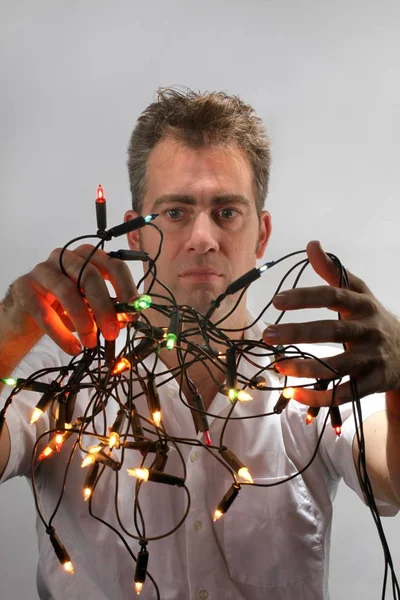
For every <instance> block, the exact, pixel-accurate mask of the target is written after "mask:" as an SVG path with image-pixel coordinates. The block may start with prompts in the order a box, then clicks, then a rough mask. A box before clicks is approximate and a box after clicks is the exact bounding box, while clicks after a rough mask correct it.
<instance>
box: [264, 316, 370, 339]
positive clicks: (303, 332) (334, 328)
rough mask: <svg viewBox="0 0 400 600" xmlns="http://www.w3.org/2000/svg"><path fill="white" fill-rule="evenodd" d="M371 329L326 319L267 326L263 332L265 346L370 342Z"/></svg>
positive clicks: (354, 322) (349, 322)
mask: <svg viewBox="0 0 400 600" xmlns="http://www.w3.org/2000/svg"><path fill="white" fill-rule="evenodd" d="M372 335H373V332H371V328H370V327H368V326H367V325H364V324H363V323H361V322H360V321H345V320H341V319H337V320H336V321H335V320H333V319H327V320H322V321H310V322H307V323H280V324H279V325H269V326H268V327H267V328H266V329H265V330H264V332H263V339H264V341H265V342H266V343H267V344H271V343H272V344H313V343H320V344H322V343H326V342H331V343H335V344H341V343H347V342H357V343H362V342H363V341H371V337H372Z"/></svg>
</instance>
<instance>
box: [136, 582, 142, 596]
mask: <svg viewBox="0 0 400 600" xmlns="http://www.w3.org/2000/svg"><path fill="white" fill-rule="evenodd" d="M142 589H143V583H140V581H135V591H136V593H137V595H138V596H139V594H140V592H141V591H142Z"/></svg>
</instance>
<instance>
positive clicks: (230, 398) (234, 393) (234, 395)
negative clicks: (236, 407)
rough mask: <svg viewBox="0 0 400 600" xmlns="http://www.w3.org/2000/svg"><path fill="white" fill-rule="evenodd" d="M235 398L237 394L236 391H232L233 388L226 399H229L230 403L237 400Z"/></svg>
mask: <svg viewBox="0 0 400 600" xmlns="http://www.w3.org/2000/svg"><path fill="white" fill-rule="evenodd" d="M237 397H238V392H237V390H234V389H233V388H231V389H230V390H229V391H228V398H229V400H230V401H231V402H233V401H234V400H236V399H237Z"/></svg>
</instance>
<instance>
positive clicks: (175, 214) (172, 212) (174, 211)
mask: <svg viewBox="0 0 400 600" xmlns="http://www.w3.org/2000/svg"><path fill="white" fill-rule="evenodd" d="M182 212H183V211H182V209H181V208H169V209H168V210H166V211H165V212H164V215H167V217H169V218H170V219H171V220H172V221H177V220H178V219H179V218H180V217H181V216H182Z"/></svg>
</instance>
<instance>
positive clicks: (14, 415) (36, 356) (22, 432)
mask: <svg viewBox="0 0 400 600" xmlns="http://www.w3.org/2000/svg"><path fill="white" fill-rule="evenodd" d="M70 359H71V357H69V356H68V355H67V354H65V353H64V352H63V351H62V350H61V349H60V348H58V347H57V346H56V344H54V343H53V342H52V340H50V338H48V337H47V336H45V337H43V338H42V339H41V340H40V341H39V342H38V344H36V346H35V347H34V348H33V349H32V350H31V351H30V352H29V353H28V354H27V355H26V357H25V358H24V359H23V361H21V362H20V363H19V365H18V366H17V367H16V369H15V370H14V372H13V373H12V375H11V377H13V378H15V379H16V378H18V377H21V378H28V377H31V376H32V375H33V374H34V373H35V372H36V371H38V370H39V369H46V368H50V367H54V366H58V365H60V366H61V365H63V364H68V362H69V361H70ZM53 379H54V373H50V374H47V375H44V376H43V377H40V378H39V381H42V382H45V383H50V382H51V381H52V380H53ZM11 390H12V388H11V387H9V386H6V385H5V386H4V387H3V390H2V392H1V395H0V407H1V408H3V406H4V404H5V402H6V400H7V398H8V397H9V395H10V392H11ZM41 395H42V394H41V393H38V392H31V391H24V390H22V391H21V392H19V393H18V394H16V395H15V396H14V398H13V399H12V402H11V404H10V405H9V406H8V408H7V411H6V423H7V426H8V429H9V432H10V441H11V449H10V457H9V459H8V463H7V465H6V468H5V470H4V472H3V474H2V476H1V479H0V482H1V483H2V482H4V481H7V480H8V479H11V477H15V476H23V475H27V476H29V474H30V472H31V462H32V454H33V451H34V448H35V443H36V440H37V439H38V438H39V437H40V436H41V435H42V434H43V433H44V432H45V431H46V430H48V429H49V417H48V413H47V412H45V414H43V416H41V417H40V419H38V421H37V422H36V423H34V424H33V425H31V424H30V419H31V416H32V412H33V410H34V408H35V405H36V404H37V402H38V401H39V399H40V397H41ZM46 443H47V436H43V438H42V440H41V442H39V443H38V449H37V452H38V453H40V451H41V450H42V449H43V447H44V446H45V445H46Z"/></svg>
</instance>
